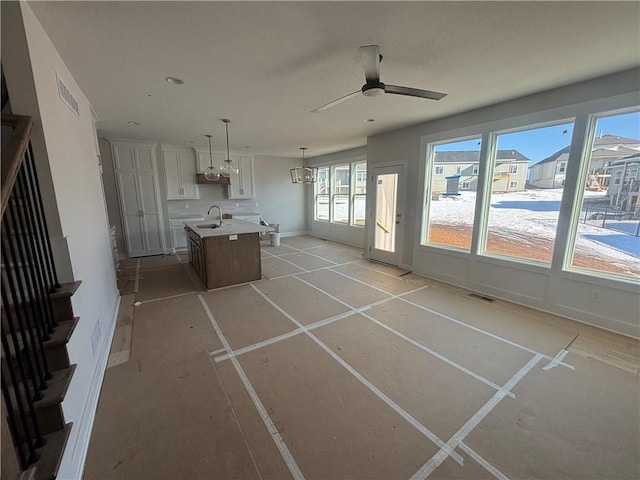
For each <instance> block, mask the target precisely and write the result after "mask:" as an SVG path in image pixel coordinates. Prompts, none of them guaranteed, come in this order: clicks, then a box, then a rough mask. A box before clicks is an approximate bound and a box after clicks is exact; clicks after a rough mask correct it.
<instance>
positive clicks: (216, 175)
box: [204, 135, 220, 182]
mask: <svg viewBox="0 0 640 480" xmlns="http://www.w3.org/2000/svg"><path fill="white" fill-rule="evenodd" d="M205 137H207V138H208V139H209V166H208V167H207V169H206V170H205V171H204V178H206V179H207V180H208V181H210V182H217V181H218V180H220V172H218V171H217V170H216V169H215V168H213V154H212V153H211V135H205Z"/></svg>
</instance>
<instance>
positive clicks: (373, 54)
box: [311, 45, 447, 112]
mask: <svg viewBox="0 0 640 480" xmlns="http://www.w3.org/2000/svg"><path fill="white" fill-rule="evenodd" d="M360 61H361V62H362V68H363V69H364V77H365V80H366V82H367V83H365V84H364V85H363V86H362V88H361V89H360V90H356V91H355V92H353V93H349V94H347V95H345V96H343V97H340V98H338V99H336V100H333V101H331V102H329V103H325V104H324V105H322V106H320V107H318V108H316V109H314V110H311V112H322V111H324V110H327V109H329V108H331V107H334V106H336V105H338V104H340V103H342V102H345V101H347V100H350V99H351V98H354V97H357V96H358V95H359V94H360V93H362V94H363V95H364V96H365V97H377V96H379V95H382V94H383V93H390V94H394V95H406V96H408V97H418V98H426V99H428V100H441V99H442V98H444V97H446V96H447V94H446V93H440V92H433V91H431V90H422V89H420V88H411V87H401V86H398V85H385V84H384V83H382V82H381V81H380V62H381V61H382V55H380V47H379V46H378V45H364V46H362V47H360Z"/></svg>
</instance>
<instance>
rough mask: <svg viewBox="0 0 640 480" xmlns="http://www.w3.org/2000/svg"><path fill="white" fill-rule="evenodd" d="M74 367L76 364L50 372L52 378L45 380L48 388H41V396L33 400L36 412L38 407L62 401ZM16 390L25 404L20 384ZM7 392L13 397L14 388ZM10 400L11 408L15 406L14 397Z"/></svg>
mask: <svg viewBox="0 0 640 480" xmlns="http://www.w3.org/2000/svg"><path fill="white" fill-rule="evenodd" d="M75 369H76V365H75V364H73V365H71V366H70V367H69V368H65V369H62V370H56V371H55V372H51V373H52V375H53V378H52V379H51V380H48V381H47V385H48V388H47V389H46V390H42V398H41V399H40V400H38V401H36V402H33V408H34V410H35V411H36V412H37V411H38V410H39V409H42V408H45V407H49V406H51V405H58V404H60V403H62V401H63V400H64V396H65V394H66V393H67V389H68V388H69V384H70V383H71V378H72V377H73V372H74V371H75ZM17 390H18V392H19V395H20V397H21V398H22V401H23V405H26V401H25V399H24V389H23V388H22V386H19V388H18V389H17ZM9 392H10V395H11V396H12V397H13V396H14V390H13V389H10V390H9ZM12 400H13V402H12V404H13V408H17V407H16V402H15V398H12Z"/></svg>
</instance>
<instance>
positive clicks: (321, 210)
mask: <svg viewBox="0 0 640 480" xmlns="http://www.w3.org/2000/svg"><path fill="white" fill-rule="evenodd" d="M329 180H330V177H329V167H322V168H318V181H317V182H316V201H315V207H316V208H315V219H316V220H324V221H327V222H328V221H329Z"/></svg>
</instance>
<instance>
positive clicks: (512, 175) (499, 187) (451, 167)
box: [431, 150, 529, 193]
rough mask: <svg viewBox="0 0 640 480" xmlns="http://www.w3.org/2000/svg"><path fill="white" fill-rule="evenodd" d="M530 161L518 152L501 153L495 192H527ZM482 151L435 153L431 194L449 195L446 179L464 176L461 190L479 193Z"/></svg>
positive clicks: (495, 179) (498, 153) (498, 156)
mask: <svg viewBox="0 0 640 480" xmlns="http://www.w3.org/2000/svg"><path fill="white" fill-rule="evenodd" d="M528 163H529V159H528V158H527V157H525V156H524V155H522V154H521V153H520V152H518V151H517V150H498V152H497V154H496V164H495V167H494V171H493V180H492V181H493V188H492V190H493V191H494V192H512V191H516V190H524V187H525V183H526V181H527V164H528ZM479 167H480V152H479V151H472V150H471V151H451V152H435V158H434V164H433V176H432V179H431V190H432V192H433V193H442V192H446V191H447V180H446V177H451V176H455V175H460V178H459V185H458V188H459V189H460V190H471V191H476V190H477V188H478V169H479Z"/></svg>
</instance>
